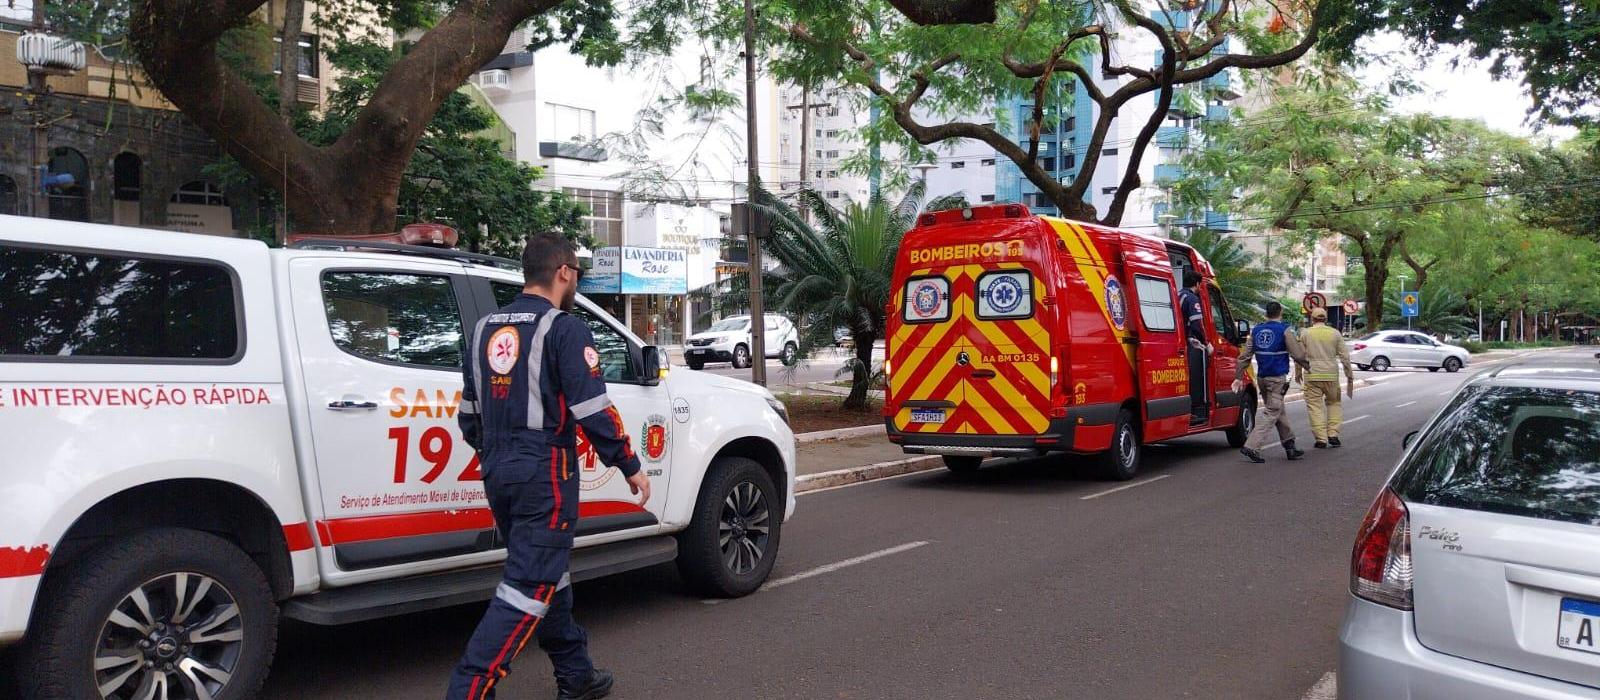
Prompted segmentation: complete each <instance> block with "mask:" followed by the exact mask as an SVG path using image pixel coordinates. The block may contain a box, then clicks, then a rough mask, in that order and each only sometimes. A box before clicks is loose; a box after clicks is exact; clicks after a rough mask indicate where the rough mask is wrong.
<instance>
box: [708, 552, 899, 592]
mask: <svg viewBox="0 0 1600 700" xmlns="http://www.w3.org/2000/svg"><path fill="white" fill-rule="evenodd" d="M926 544H928V542H927V541H926V540H918V541H916V542H907V543H905V544H901V545H895V546H893V547H890V548H888V549H880V550H878V551H876V552H872V553H870V554H863V555H861V556H859V557H851V558H849V559H845V560H844V561H836V562H834V563H832V564H824V565H822V566H819V567H817V568H815V569H810V570H807V571H802V572H800V573H798V574H794V575H792V576H785V577H783V578H780V579H774V580H771V581H768V582H766V584H765V585H763V586H761V588H760V589H759V590H757V591H756V592H757V593H760V592H762V591H770V590H772V589H774V588H777V587H779V586H787V585H789V584H791V583H794V582H796V581H804V580H806V579H808V578H811V577H813V576H821V575H823V574H828V573H833V572H835V571H838V570H840V569H843V568H847V567H851V566H855V565H856V564H864V563H866V562H869V561H872V560H874V559H881V558H883V557H887V556H890V555H893V554H899V553H901V552H909V551H911V550H913V549H916V548H918V547H921V546H924V545H926ZM728 600H729V599H727V598H712V599H708V600H702V601H700V602H702V603H705V604H706V605H719V604H721V603H726V602H728Z"/></svg>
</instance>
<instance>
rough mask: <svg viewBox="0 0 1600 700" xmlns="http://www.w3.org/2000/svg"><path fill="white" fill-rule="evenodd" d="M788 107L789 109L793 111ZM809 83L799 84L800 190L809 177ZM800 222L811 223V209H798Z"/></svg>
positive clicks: (805, 184) (807, 81)
mask: <svg viewBox="0 0 1600 700" xmlns="http://www.w3.org/2000/svg"><path fill="white" fill-rule="evenodd" d="M794 108H795V107H794V106H793V105H790V107H789V109H794ZM810 156H811V81H810V80H806V81H804V82H802V83H801V84H800V189H802V190H804V189H805V188H806V187H807V184H808V183H807V182H806V181H807V180H809V179H810V177H811V165H810V163H811V160H810ZM799 209H800V220H801V221H804V222H806V223H808V224H809V223H811V209H810V208H809V207H799Z"/></svg>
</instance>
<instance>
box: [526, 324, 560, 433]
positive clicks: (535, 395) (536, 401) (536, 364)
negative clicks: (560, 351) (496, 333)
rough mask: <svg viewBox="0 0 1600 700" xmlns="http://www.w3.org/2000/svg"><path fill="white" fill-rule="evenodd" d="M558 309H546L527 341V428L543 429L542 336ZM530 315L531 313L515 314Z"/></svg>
mask: <svg viewBox="0 0 1600 700" xmlns="http://www.w3.org/2000/svg"><path fill="white" fill-rule="evenodd" d="M561 313H562V312H561V310H560V309H551V310H549V311H546V312H545V313H544V315H543V316H541V317H540V318H539V326H538V328H537V329H535V330H534V331H533V340H531V341H529V342H528V428H529V429H530V430H544V395H543V394H541V393H540V392H539V374H540V372H542V371H543V370H544V338H545V336H546V335H549V334H550V325H551V324H553V323H555V321H556V317H557V316H560V315H561ZM517 315H522V316H532V315H533V314H517Z"/></svg>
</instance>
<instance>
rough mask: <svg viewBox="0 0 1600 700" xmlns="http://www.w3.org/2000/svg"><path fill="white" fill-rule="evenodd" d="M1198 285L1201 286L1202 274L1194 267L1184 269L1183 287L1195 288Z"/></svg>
mask: <svg viewBox="0 0 1600 700" xmlns="http://www.w3.org/2000/svg"><path fill="white" fill-rule="evenodd" d="M1197 284H1200V273H1198V272H1195V271H1194V268H1192V267H1190V268H1184V270H1183V286H1185V287H1193V286H1195V285H1197Z"/></svg>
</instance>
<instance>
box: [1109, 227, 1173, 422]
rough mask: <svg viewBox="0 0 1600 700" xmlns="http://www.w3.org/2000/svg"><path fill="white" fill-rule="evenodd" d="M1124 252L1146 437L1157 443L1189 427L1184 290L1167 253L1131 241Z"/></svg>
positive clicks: (1128, 241) (1127, 241) (1140, 400)
mask: <svg viewBox="0 0 1600 700" xmlns="http://www.w3.org/2000/svg"><path fill="white" fill-rule="evenodd" d="M1129 238H1131V237H1129ZM1124 251H1125V253H1124V257H1123V266H1124V270H1125V271H1126V273H1127V277H1128V278H1129V280H1130V284H1129V287H1130V289H1131V291H1132V292H1133V302H1134V304H1133V306H1134V308H1135V309H1137V311H1136V313H1135V315H1136V316H1137V317H1138V323H1137V324H1135V329H1136V330H1135V332H1136V333H1137V334H1138V338H1139V342H1138V345H1137V350H1136V351H1135V358H1136V361H1135V365H1136V367H1135V374H1137V375H1138V386H1139V406H1140V408H1141V410H1142V411H1143V412H1144V440H1145V441H1146V442H1155V441H1158V440H1165V439H1167V438H1171V437H1176V436H1179V435H1183V434H1185V433H1187V432H1188V429H1189V367H1188V359H1187V358H1186V357H1185V356H1184V352H1183V336H1182V335H1181V333H1180V332H1179V329H1178V294H1177V292H1178V290H1177V284H1175V283H1174V281H1173V276H1172V266H1171V263H1170V262H1169V261H1168V259H1167V256H1166V253H1165V251H1162V250H1160V249H1159V248H1155V247H1152V246H1143V245H1138V244H1136V243H1133V242H1132V241H1131V240H1126V239H1125V246H1124Z"/></svg>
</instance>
